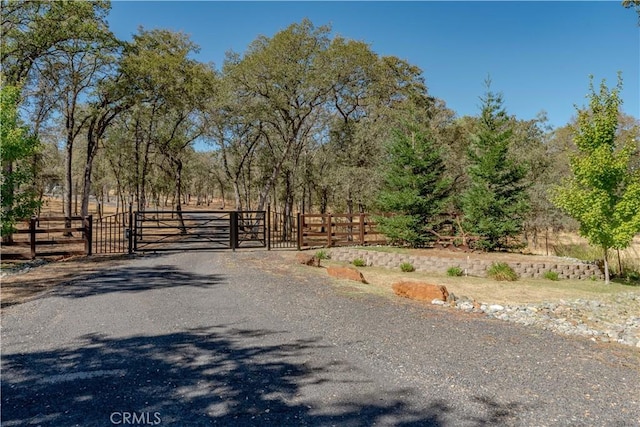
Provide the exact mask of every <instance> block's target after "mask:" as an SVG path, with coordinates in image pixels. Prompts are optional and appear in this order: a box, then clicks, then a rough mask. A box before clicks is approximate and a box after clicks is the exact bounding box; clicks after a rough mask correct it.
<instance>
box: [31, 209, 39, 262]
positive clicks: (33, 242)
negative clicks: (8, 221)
mask: <svg viewBox="0 0 640 427" xmlns="http://www.w3.org/2000/svg"><path fill="white" fill-rule="evenodd" d="M37 220H38V219H37V218H36V217H35V216H32V217H31V220H30V221H29V243H30V244H31V259H35V258H36V221H37Z"/></svg>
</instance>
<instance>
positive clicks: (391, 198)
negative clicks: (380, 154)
mask: <svg viewBox="0 0 640 427" xmlns="http://www.w3.org/2000/svg"><path fill="white" fill-rule="evenodd" d="M388 164H389V169H388V171H387V174H386V177H385V187H384V190H383V191H381V192H380V194H379V195H378V199H377V207H378V209H380V210H381V211H382V212H385V213H387V212H388V213H394V214H396V215H394V216H392V217H380V218H378V222H379V224H380V230H381V231H382V233H383V234H384V235H385V236H387V237H388V238H389V239H390V240H391V241H392V242H393V243H400V244H408V245H410V246H412V247H416V246H421V245H423V244H424V243H426V242H428V241H430V240H432V239H433V236H434V234H433V233H432V231H435V229H437V228H438V225H439V222H440V220H439V218H440V215H441V214H442V213H444V211H445V208H446V204H447V202H448V199H449V194H450V190H451V181H450V180H448V179H446V178H444V171H445V168H444V163H443V161H442V157H441V154H440V151H439V150H436V149H435V147H434V143H433V141H432V140H431V138H430V137H429V136H428V135H427V134H425V133H423V132H421V131H419V130H417V129H416V128H415V126H408V127H407V128H406V129H405V130H402V131H401V130H396V131H395V132H394V133H393V139H392V141H391V143H390V145H389V147H388Z"/></svg>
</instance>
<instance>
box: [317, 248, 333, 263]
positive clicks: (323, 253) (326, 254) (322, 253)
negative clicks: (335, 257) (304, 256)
mask: <svg viewBox="0 0 640 427" xmlns="http://www.w3.org/2000/svg"><path fill="white" fill-rule="evenodd" d="M315 257H316V258H317V259H319V260H321V261H322V260H323V259H329V258H331V256H330V255H329V252H327V251H325V250H324V249H321V250H319V251H317V252H316V255H315Z"/></svg>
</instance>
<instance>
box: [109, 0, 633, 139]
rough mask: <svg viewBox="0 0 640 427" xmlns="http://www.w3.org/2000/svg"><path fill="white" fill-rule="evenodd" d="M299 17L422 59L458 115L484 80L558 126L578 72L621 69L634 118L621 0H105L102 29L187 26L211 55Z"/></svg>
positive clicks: (204, 54) (627, 21)
mask: <svg viewBox="0 0 640 427" xmlns="http://www.w3.org/2000/svg"><path fill="white" fill-rule="evenodd" d="M305 17H306V18H309V19H310V20H311V21H312V22H313V23H314V24H315V25H316V26H320V25H325V24H330V25H331V27H332V30H333V33H334V34H338V35H341V36H343V37H346V38H349V39H355V40H362V41H365V42H367V43H369V44H370V46H371V47H372V49H373V50H374V51H375V52H377V53H378V54H380V55H394V56H397V57H399V58H402V59H405V60H407V61H408V62H410V63H411V64H414V65H417V66H418V67H420V68H421V69H422V70H423V73H424V77H425V81H426V83H427V86H428V88H429V92H430V94H431V95H433V96H436V97H438V98H441V99H443V100H444V101H445V102H446V103H447V106H448V107H449V108H451V109H453V110H454V111H456V113H457V114H458V115H459V116H463V115H476V114H477V113H478V109H479V108H478V106H479V99H478V98H479V96H481V95H482V94H483V92H484V90H485V87H484V80H485V78H486V77H487V75H490V76H491V80H492V89H493V90H494V91H497V92H502V94H503V95H504V100H505V107H506V109H507V111H508V112H509V113H510V114H514V115H516V116H517V117H518V118H520V119H524V120H528V119H532V118H534V117H535V116H536V114H537V113H538V112H540V111H542V110H544V111H546V112H547V115H548V117H549V121H550V124H551V125H553V126H556V127H557V126H562V125H564V124H566V123H567V122H568V121H569V120H570V118H571V117H572V116H573V115H574V114H575V108H574V105H576V104H577V105H578V106H583V105H585V104H586V103H587V100H586V98H585V96H586V95H587V93H588V84H589V75H590V74H592V75H593V76H594V78H595V83H596V85H598V84H599V83H600V81H601V80H602V79H603V78H604V79H606V80H607V84H608V85H609V87H613V86H615V84H616V78H617V77H616V75H617V72H618V71H622V73H623V79H624V89H623V92H622V97H623V99H624V104H623V110H624V111H625V112H626V113H627V114H630V115H632V116H634V117H636V118H640V102H639V99H640V27H638V25H637V23H638V20H637V15H636V14H635V12H634V11H633V10H629V9H625V8H623V7H622V6H621V5H620V2H619V1H616V0H612V1H606V2H553V1H538V2H503V1H498V2H482V1H475V2H453V1H450V2H213V1H195V2H178V1H163V2H158V1H137V2H133V1H114V2H113V3H112V10H111V13H110V15H109V24H110V26H111V29H112V31H114V33H115V34H116V36H118V37H119V38H121V39H127V40H128V39H130V38H131V36H132V34H134V33H135V32H136V31H137V28H138V27H139V26H143V27H144V28H145V29H152V28H167V29H171V30H175V31H183V32H185V33H187V34H189V35H190V37H191V39H192V40H193V41H194V42H195V43H197V44H198V45H199V46H200V48H201V51H200V53H199V54H198V56H197V58H198V59H199V60H200V61H203V62H213V63H214V64H215V66H216V67H217V68H220V67H221V66H222V62H223V60H224V55H225V52H226V51H228V50H233V51H235V52H239V53H242V52H244V50H245V49H246V47H247V46H248V45H249V43H251V41H253V40H254V39H255V38H256V37H257V36H258V35H265V36H272V35H273V34H275V33H276V32H278V31H280V30H282V29H284V28H286V27H287V26H288V25H290V24H291V23H294V22H300V21H301V20H302V19H303V18H305Z"/></svg>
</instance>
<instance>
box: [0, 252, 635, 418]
mask: <svg viewBox="0 0 640 427" xmlns="http://www.w3.org/2000/svg"><path fill="white" fill-rule="evenodd" d="M292 258H293V256H292V254H289V253H284V252H271V253H267V252H264V251H255V252H250V251H247V252H244V251H239V252H237V253H235V254H233V253H230V252H218V253H198V254H193V253H189V254H186V253H183V254H173V255H163V256H157V257H153V256H149V257H141V258H136V259H131V260H116V261H113V262H114V264H112V265H109V266H108V267H107V268H99V269H96V270H90V271H88V272H87V273H86V274H79V273H74V275H73V276H70V277H67V278H65V279H64V280H63V283H62V284H60V285H58V286H55V287H52V288H50V289H48V290H47V292H45V293H40V294H38V295H36V296H31V297H29V299H28V300H27V301H25V302H23V303H21V304H13V305H9V306H6V307H5V308H4V310H3V312H2V326H3V329H2V341H3V355H2V371H3V381H2V409H3V410H2V415H1V416H2V424H3V425H6V426H15V425H64V426H69V425H82V426H93V425H96V426H97V425H110V423H112V422H113V420H112V419H111V417H113V416H114V414H116V415H115V416H116V417H122V414H123V413H124V412H128V413H131V412H133V413H135V414H136V415H137V416H141V417H142V416H145V417H147V420H148V421H150V422H149V423H147V424H151V423H152V421H155V420H156V418H155V417H157V419H159V420H160V422H159V424H160V425H196V426H197V425H216V424H219V425H261V426H264V425H344V426H369V425H374V424H375V425H403V426H404V425H407V426H408V425H421V426H480V425H501V426H502V425H517V426H531V425H536V426H547V425H548V426H555V425H572V426H574V425H589V426H600V425H601V426H611V425H620V426H626V425H629V426H631V425H638V424H640V401H638V394H637V390H638V388H640V368H639V366H640V355H639V352H638V351H636V350H635V349H632V348H628V347H623V346H617V345H614V344H606V345H605V344H600V343H594V342H592V341H589V340H587V339H583V338H567V337H562V336H559V335H557V334H552V333H550V332H548V331H544V330H539V329H535V328H530V327H525V326H522V325H518V324H511V323H507V322H502V321H499V320H496V319H491V318H487V317H486V316H484V315H481V314H479V313H466V312H464V311H461V310H450V309H444V308H442V307H433V306H431V305H427V304H420V303H415V302H412V301H409V300H404V299H400V298H396V297H394V296H392V295H389V294H386V293H384V292H370V291H367V290H366V289H363V288H361V287H359V286H354V285H353V284H352V283H349V282H345V281H338V280H332V279H329V278H327V277H326V276H324V275H323V274H322V273H323V272H322V271H321V270H320V269H310V268H308V267H303V266H298V265H295V264H293V263H292ZM46 267H47V266H46ZM40 268H45V267H40ZM27 276H28V275H24V277H27ZM16 277H17V276H16ZM12 280H17V279H12ZM21 280H26V279H21ZM3 287H4V280H3ZM118 414H119V415H118ZM118 420H121V418H119V419H117V418H116V421H118ZM145 421H146V420H145Z"/></svg>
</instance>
